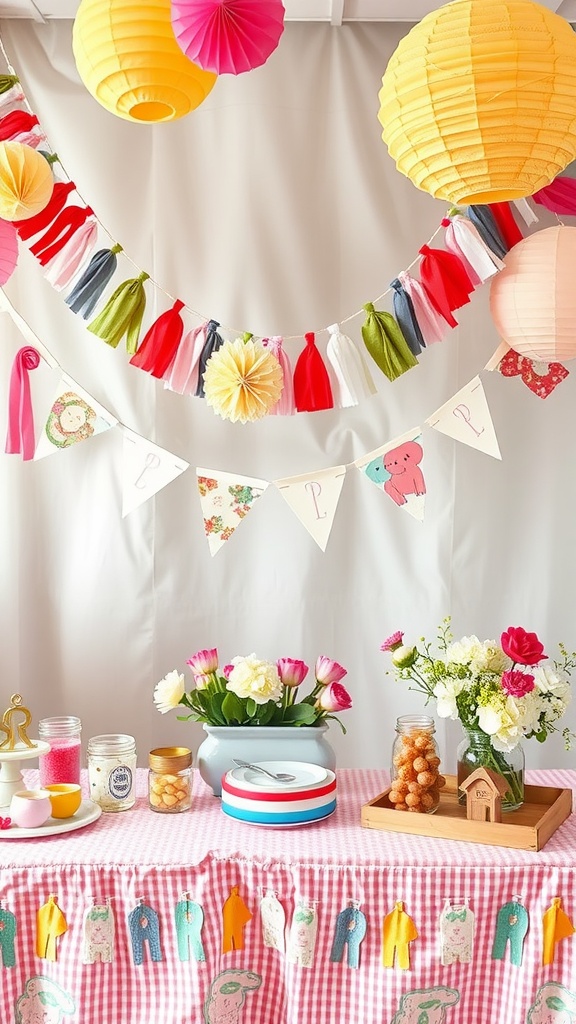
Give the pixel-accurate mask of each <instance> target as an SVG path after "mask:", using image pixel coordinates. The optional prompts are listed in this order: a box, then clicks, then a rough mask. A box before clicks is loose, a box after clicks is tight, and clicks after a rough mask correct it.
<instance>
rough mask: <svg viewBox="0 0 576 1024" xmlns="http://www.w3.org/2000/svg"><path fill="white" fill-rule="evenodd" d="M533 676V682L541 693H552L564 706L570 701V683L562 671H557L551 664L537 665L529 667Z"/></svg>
mask: <svg viewBox="0 0 576 1024" xmlns="http://www.w3.org/2000/svg"><path fill="white" fill-rule="evenodd" d="M530 671H531V673H532V675H533V676H534V682H535V684H536V686H537V687H538V689H539V690H540V692H541V693H553V694H554V696H555V697H558V698H559V699H560V700H561V701H562V702H563V703H564V704H565V705H566V706H568V704H569V703H570V700H571V698H572V694H571V691H570V683H569V682H568V680H567V678H566V676H565V675H564V674H563V672H559V671H557V670H556V669H555V668H553V667H552V666H551V665H539V666H538V667H536V668H531V669H530Z"/></svg>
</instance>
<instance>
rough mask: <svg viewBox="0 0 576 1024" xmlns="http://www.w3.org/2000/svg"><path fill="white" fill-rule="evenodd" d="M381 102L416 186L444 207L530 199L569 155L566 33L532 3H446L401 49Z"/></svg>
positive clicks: (574, 47)
mask: <svg viewBox="0 0 576 1024" xmlns="http://www.w3.org/2000/svg"><path fill="white" fill-rule="evenodd" d="M379 99H380V111H379V114H378V117H379V120H380V122H381V124H382V126H383V129H384V130H383V132H382V138H383V139H384V142H385V143H386V145H387V146H388V150H389V152H390V155H391V156H392V158H393V159H394V160H395V161H396V166H397V168H398V170H399V171H401V172H402V174H405V175H406V176H407V177H408V178H410V180H411V181H412V182H413V184H414V185H416V186H417V188H420V189H422V190H423V191H425V192H429V193H430V194H431V195H433V196H436V197H437V198H440V199H445V200H447V202H449V203H452V204H459V203H492V202H503V201H505V200H510V199H520V198H521V197H522V196H530V195H532V193H533V192H536V191H537V190H538V189H541V188H543V187H544V186H545V185H548V184H549V183H550V182H551V181H552V180H553V179H554V178H555V177H556V175H557V174H558V173H559V172H560V171H561V170H563V169H564V167H566V165H567V164H568V163H570V161H571V160H573V159H574V157H575V156H576V33H574V32H573V30H572V28H571V26H570V25H569V24H568V22H567V21H565V20H564V18H561V17H560V16H559V15H557V14H553V13H552V12H551V11H549V10H548V9H547V8H546V7H543V6H541V5H540V4H537V3H532V2H531V0H454V2H453V3H449V4H446V5H445V6H444V7H441V8H440V9H439V10H437V11H433V12H432V13H431V14H429V15H427V16H426V17H425V18H423V19H422V21H421V22H420V23H419V24H418V25H415V26H414V28H413V29H412V30H411V31H410V32H409V33H408V35H407V36H405V37H404V39H402V41H401V42H400V44H399V46H398V47H397V49H396V51H395V52H394V54H393V55H392V58H391V60H390V62H389V64H388V67H387V68H386V72H385V74H384V76H383V78H382V88H381V90H380V93H379Z"/></svg>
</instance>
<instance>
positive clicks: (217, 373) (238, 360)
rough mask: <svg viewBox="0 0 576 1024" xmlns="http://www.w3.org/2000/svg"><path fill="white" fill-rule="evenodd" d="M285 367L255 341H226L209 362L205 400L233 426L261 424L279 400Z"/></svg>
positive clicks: (205, 380) (205, 374)
mask: <svg viewBox="0 0 576 1024" xmlns="http://www.w3.org/2000/svg"><path fill="white" fill-rule="evenodd" d="M283 382H284V378H283V374H282V367H281V366H280V363H279V361H278V360H277V359H276V356H275V355H273V354H272V352H269V351H267V350H266V349H265V348H263V347H262V345H260V344H258V343H257V342H254V341H252V340H249V341H244V340H243V339H242V338H237V339H236V341H225V342H224V344H223V345H221V347H220V348H219V349H218V350H217V351H216V352H215V353H214V355H212V356H211V357H210V359H209V360H208V363H207V366H206V371H205V373H204V396H205V398H206V401H207V402H208V404H209V405H211V406H212V408H213V409H214V412H215V413H217V414H218V416H221V417H222V419H224V420H231V421H232V423H237V422H238V421H239V422H240V423H247V422H248V421H252V420H259V419H261V418H262V417H263V416H265V415H266V413H267V412H269V411H270V409H271V408H272V406H274V405H276V402H277V401H278V399H279V398H280V394H281V392H282V387H283Z"/></svg>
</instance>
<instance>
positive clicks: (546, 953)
mask: <svg viewBox="0 0 576 1024" xmlns="http://www.w3.org/2000/svg"><path fill="white" fill-rule="evenodd" d="M561 902H562V900H561V899H560V897H559V896H555V897H554V899H553V900H552V906H550V907H548V910H545V911H544V914H543V915H542V926H543V928H544V946H543V949H542V963H543V964H551V963H552V961H553V960H554V953H555V951H556V943H557V942H560V939H567V938H568V937H569V936H570V935H573V934H574V932H576V928H575V927H574V925H573V924H572V921H571V920H570V918H569V917H568V914H565V913H564V911H563V910H562V908H561V906H560V904H561Z"/></svg>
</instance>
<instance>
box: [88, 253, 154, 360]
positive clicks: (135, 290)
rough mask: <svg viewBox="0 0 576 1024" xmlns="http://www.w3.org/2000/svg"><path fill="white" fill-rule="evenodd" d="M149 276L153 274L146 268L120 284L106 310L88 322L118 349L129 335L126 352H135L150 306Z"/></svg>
mask: <svg viewBox="0 0 576 1024" xmlns="http://www.w3.org/2000/svg"><path fill="white" fill-rule="evenodd" d="M149 277H150V274H147V273H146V271H145V270H143V271H142V273H141V274H140V275H139V276H138V277H132V278H129V279H128V280H127V281H123V282H122V284H120V285H118V287H117V289H116V291H115V292H114V293H113V294H112V296H111V297H110V298H109V299H108V302H107V303H106V305H105V306H104V309H103V310H102V311H101V312H100V313H99V314H98V316H97V317H96V318H95V319H94V320H93V321H92V323H91V324H88V330H89V331H91V332H92V334H96V335H97V337H98V338H102V340H103V341H105V342H106V344H107V345H111V346H112V348H117V346H118V344H119V342H120V341H121V339H122V338H123V336H124V335H126V351H127V352H128V354H129V355H134V353H135V352H136V349H137V348H138V336H139V334H140V327H141V326H142V319H143V317H144V310H145V309H146V292H145V291H144V282H145V281H147V280H148V278H149Z"/></svg>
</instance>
